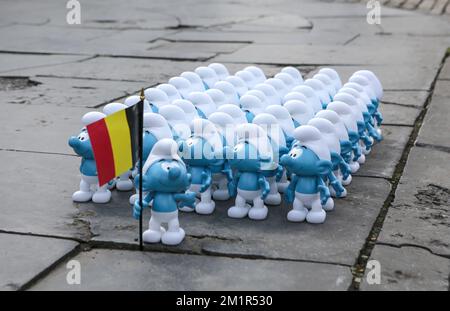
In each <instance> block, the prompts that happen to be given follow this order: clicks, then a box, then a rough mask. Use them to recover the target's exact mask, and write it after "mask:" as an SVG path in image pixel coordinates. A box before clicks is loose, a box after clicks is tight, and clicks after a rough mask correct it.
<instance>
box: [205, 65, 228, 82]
mask: <svg viewBox="0 0 450 311" xmlns="http://www.w3.org/2000/svg"><path fill="white" fill-rule="evenodd" d="M208 67H209V68H211V69H212V70H214V71H215V72H216V75H217V76H218V77H219V79H220V80H224V79H225V78H226V77H228V76H229V75H230V72H229V71H228V69H227V67H225V65H223V64H221V63H211V64H209V65H208Z"/></svg>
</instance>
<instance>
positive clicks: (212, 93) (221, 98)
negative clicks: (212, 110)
mask: <svg viewBox="0 0 450 311" xmlns="http://www.w3.org/2000/svg"><path fill="white" fill-rule="evenodd" d="M205 93H206V94H208V95H209V97H211V99H212V100H213V102H214V104H216V107H220V106H222V105H226V104H228V100H227V97H226V96H225V94H224V93H223V92H222V91H221V90H219V89H209V90H207V91H206V92H205Z"/></svg>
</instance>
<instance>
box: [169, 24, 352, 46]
mask: <svg viewBox="0 0 450 311" xmlns="http://www.w3.org/2000/svg"><path fill="white" fill-rule="evenodd" d="M355 35H357V33H351V32H345V33H330V32H320V33H319V32H310V31H308V30H301V29H299V30H296V31H289V32H280V31H278V32H277V31H276V29H270V30H268V31H265V32H263V33H261V32H255V31H229V30H228V29H226V28H224V29H220V30H215V29H209V30H192V29H186V30H182V31H179V32H176V33H173V34H169V35H166V36H164V38H167V39H170V40H176V41H192V42H202V41H208V42H244V43H247V42H255V43H271V44H282V45H291V44H323V43H324V42H326V43H327V44H344V43H345V42H347V41H349V40H351V39H352V38H353V37H354V36H355Z"/></svg>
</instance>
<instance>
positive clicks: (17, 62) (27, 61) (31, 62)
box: [0, 53, 88, 76]
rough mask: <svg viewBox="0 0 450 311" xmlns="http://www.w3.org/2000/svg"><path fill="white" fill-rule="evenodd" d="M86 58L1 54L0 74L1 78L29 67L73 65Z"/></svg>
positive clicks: (76, 56)
mask: <svg viewBox="0 0 450 311" xmlns="http://www.w3.org/2000/svg"><path fill="white" fill-rule="evenodd" d="M87 58H88V57H87V56H79V55H32V54H8V53H2V54H1V57H0V74H1V75H2V76H3V75H8V72H10V71H13V70H19V69H25V68H30V67H31V68H32V67H44V66H53V65H59V64H66V63H74V62H78V61H81V60H85V59H87Z"/></svg>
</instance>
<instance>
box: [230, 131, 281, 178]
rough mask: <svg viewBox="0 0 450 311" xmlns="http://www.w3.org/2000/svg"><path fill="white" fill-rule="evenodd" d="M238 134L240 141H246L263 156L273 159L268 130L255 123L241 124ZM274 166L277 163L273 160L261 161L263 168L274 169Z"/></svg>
mask: <svg viewBox="0 0 450 311" xmlns="http://www.w3.org/2000/svg"><path fill="white" fill-rule="evenodd" d="M236 136H237V139H238V143H239V142H241V141H246V142H247V143H249V144H250V145H253V146H254V147H255V148H256V150H257V151H258V153H259V155H260V156H261V157H263V158H266V159H273V150H272V145H271V144H270V142H269V138H268V136H267V133H266V131H265V130H264V129H263V128H262V127H260V126H259V125H257V124H253V123H247V124H241V125H239V126H238V127H237V128H236ZM255 156H256V155H255ZM274 168H276V164H275V163H274V162H273V161H268V162H263V163H261V170H273V169H274Z"/></svg>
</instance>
